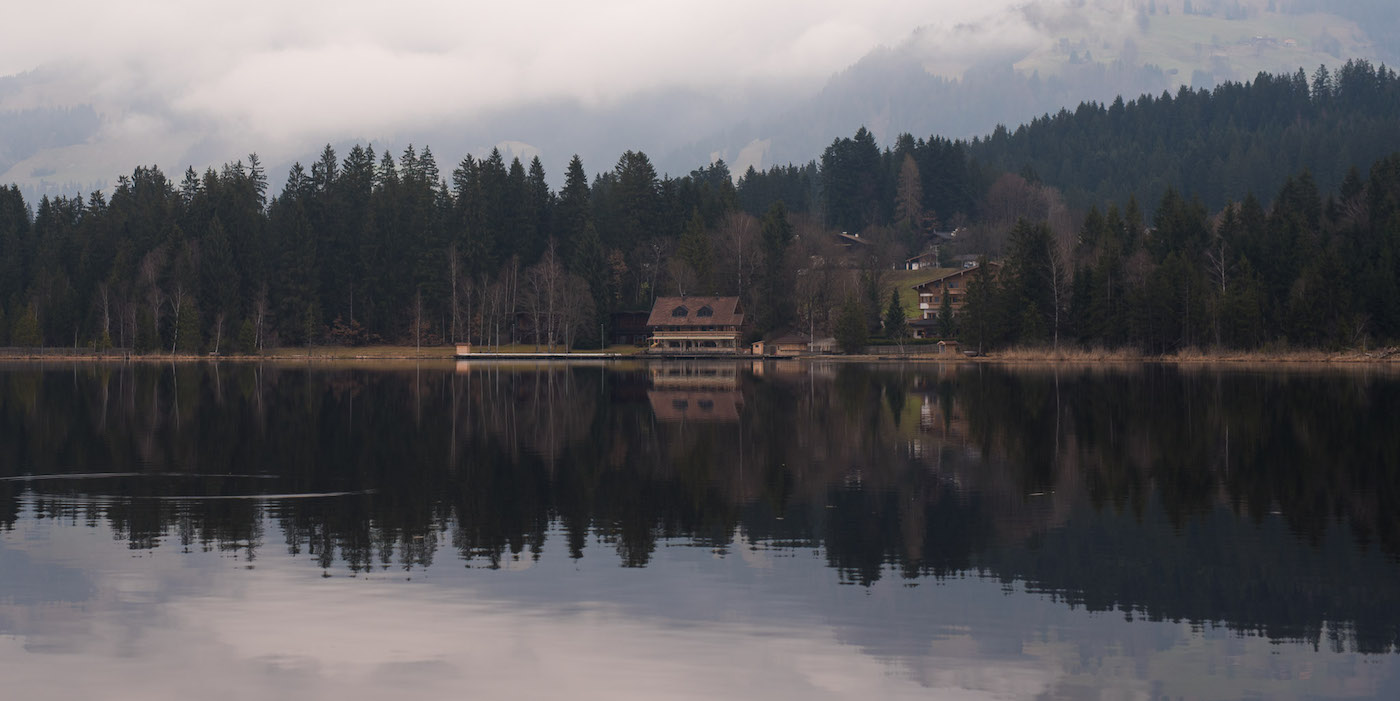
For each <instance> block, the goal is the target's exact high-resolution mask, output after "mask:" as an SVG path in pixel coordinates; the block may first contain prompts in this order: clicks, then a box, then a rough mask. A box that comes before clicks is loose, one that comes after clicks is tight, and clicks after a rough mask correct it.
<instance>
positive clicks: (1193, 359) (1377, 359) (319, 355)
mask: <svg viewBox="0 0 1400 701" xmlns="http://www.w3.org/2000/svg"><path fill="white" fill-rule="evenodd" d="M606 352H607V353H609V356H608V357H610V358H616V359H618V360H645V361H651V360H668V359H673V358H667V357H666V356H659V355H658V356H649V355H646V354H644V353H636V352H632V353H628V352H625V351H624V352H621V353H616V354H614V353H613V352H612V351H606ZM480 355H481V357H479V358H474V357H466V358H464V357H458V356H457V355H456V353H455V348H454V347H452V346H441V347H433V348H423V349H414V348H409V347H401V346H378V347H369V348H339V347H312V348H310V349H277V350H273V351H268V352H266V353H261V354H256V355H245V354H220V355H212V354H189V353H175V354H171V353H157V354H143V355H138V354H125V353H105V354H104V353H72V352H38V353H24V352H14V353H5V354H0V364H3V363H20V362H23V363H33V362H92V363H197V362H211V363H219V362H240V363H242V362H265V361H276V362H307V363H337V362H347V361H349V362H361V363H362V362H365V361H438V362H442V361H478V362H491V361H494V360H499V359H504V358H506V357H514V356H515V355H520V353H516V352H509V351H506V352H500V353H497V352H483V353H481V354H480ZM527 355H529V354H528V353H527ZM571 356H577V357H576V358H575V357H571ZM598 357H599V351H579V352H578V353H553V354H548V357H543V356H542V357H541V358H539V359H540V360H541V361H542V362H563V363H568V362H573V361H575V360H579V361H583V360H596V359H597V358H598ZM713 359H714V360H738V361H743V360H748V361H760V360H772V361H778V360H781V361H783V362H789V361H794V360H796V361H807V362H842V363H844V362H862V363H889V364H895V363H920V364H927V363H983V364H1008V365H1014V364H1022V363H1034V364H1046V363H1049V364H1057V365H1059V364H1063V365H1075V364H1087V363H1111V364H1152V363H1162V364H1168V363H1169V364H1260V363H1280V364H1308V365H1390V364H1400V348H1396V347H1387V348H1378V349H1374V350H1367V351H1360V350H1351V351H1319V350H1276V351H1246V352H1223V351H1222V352H1215V351H1199V350H1187V351H1183V352H1179V353H1174V354H1169V355H1148V354H1144V353H1138V352H1135V351H1118V350H1106V349H1091V350H1081V349H1059V350H1055V349H1048V348H1046V349H1038V348H1013V349H1008V350H1004V351H998V352H994V353H989V354H986V355H980V356H972V357H969V356H966V355H962V354H959V355H939V354H933V353H909V354H902V355H901V354H899V353H897V352H896V353H880V354H861V355H799V356H789V357H782V358H774V357H764V356H753V355H748V354H740V355H725V356H719V355H717V356H715V357H714V358H713Z"/></svg>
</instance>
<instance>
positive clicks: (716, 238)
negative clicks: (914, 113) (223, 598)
mask: <svg viewBox="0 0 1400 701" xmlns="http://www.w3.org/2000/svg"><path fill="white" fill-rule="evenodd" d="M1397 113H1400V81H1397V78H1396V76H1395V73H1394V72H1393V71H1390V70H1388V69H1386V68H1384V67H1381V68H1375V67H1372V66H1371V65H1370V64H1368V63H1366V62H1364V61H1352V62H1349V63H1347V64H1346V65H1345V66H1344V67H1342V68H1341V69H1339V70H1338V71H1337V72H1336V74H1335V75H1334V74H1332V73H1330V72H1329V71H1328V70H1327V69H1326V68H1325V67H1324V68H1320V69H1319V70H1318V71H1317V72H1316V73H1315V74H1314V76H1313V77H1312V78H1311V79H1308V78H1307V77H1306V76H1305V75H1304V74H1303V73H1302V72H1299V73H1298V74H1296V75H1281V76H1270V75H1265V74H1261V75H1260V76H1259V77H1258V78H1257V79H1256V80H1255V81H1253V82H1251V83H1245V84H1235V83H1229V84H1225V85H1222V86H1220V87H1218V88H1216V89H1215V90H1214V91H1211V92H1207V91H1190V90H1183V91H1181V92H1180V93H1179V94H1178V95H1176V96H1175V97H1173V96H1171V95H1166V94H1164V95H1163V96H1161V97H1160V98H1155V97H1150V96H1144V97H1142V98H1140V99H1138V100H1135V101H1132V102H1129V103H1123V102H1122V101H1121V100H1119V101H1116V102H1115V103H1114V104H1113V105H1111V106H1109V107H1103V106H1101V105H1097V104H1084V105H1081V106H1080V107H1079V108H1078V109H1077V110H1075V111H1073V112H1070V111H1064V112H1061V113H1060V114H1058V115H1056V116H1054V117H1050V116H1047V117H1045V118H1043V119H1039V120H1036V121H1034V122H1033V123H1031V124H1028V125H1026V126H1024V127H1021V128H1019V129H1017V130H1016V131H1015V132H1014V133H1013V132H1008V131H1005V130H998V131H997V132H996V133H994V134H992V135H991V136H990V137H988V138H987V139H985V140H982V139H975V140H973V141H971V142H963V141H954V140H948V139H944V138H941V137H938V136H931V137H929V138H927V139H925V138H918V139H916V138H914V137H913V136H912V135H908V134H904V135H901V136H899V137H898V138H897V139H896V140H895V142H894V143H893V144H892V145H890V146H887V147H885V148H881V146H880V145H879V144H877V143H876V140H875V137H874V135H873V134H872V133H871V132H870V131H868V130H866V129H864V128H862V129H860V130H858V131H857V132H856V133H855V134H854V136H853V137H843V138H838V139H835V140H833V141H832V143H831V144H830V145H829V146H828V147H826V149H824V151H823V152H822V153H821V154H820V157H819V158H814V159H813V160H811V161H809V162H808V163H806V164H790V165H786V166H779V167H774V168H771V169H768V170H766V171H756V170H753V169H750V170H749V171H748V172H746V173H744V174H743V175H742V176H741V177H739V178H738V179H737V182H736V181H735V179H734V178H733V176H732V174H731V173H730V171H729V169H728V167H727V166H726V165H725V163H724V162H723V161H716V162H714V163H712V164H710V165H707V166H704V167H701V168H698V169H696V170H693V171H691V172H690V173H688V174H685V175H682V176H680V177H671V176H669V175H662V174H658V172H657V170H656V168H655V166H654V165H653V164H652V162H651V160H650V159H649V158H648V156H647V155H646V154H644V153H641V152H638V151H627V152H625V153H624V154H622V156H621V157H619V158H618V160H617V162H616V163H615V164H614V165H613V167H612V168H611V169H609V170H605V171H602V172H599V173H597V174H595V175H594V176H593V177H592V179H591V180H590V178H589V176H588V174H587V172H586V171H585V169H584V165H583V163H582V162H581V160H580V159H579V158H578V157H575V158H574V159H573V160H572V161H571V162H570V163H569V164H568V167H567V171H566V174H565V178H564V186H563V187H562V188H561V189H559V190H558V191H557V192H556V191H554V190H552V189H551V188H550V187H549V185H548V182H547V180H546V173H545V169H544V166H543V164H542V163H541V161H540V160H539V159H538V158H536V159H534V160H532V161H531V162H530V163H529V164H524V163H522V162H521V161H520V160H518V159H512V160H511V161H510V162H509V163H507V162H506V160H505V159H504V157H503V156H502V155H501V153H500V152H499V151H494V150H493V151H492V152H491V153H490V155H488V156H487V157H485V158H480V159H478V158H475V157H472V156H467V157H466V158H464V159H462V160H461V161H460V162H459V163H458V164H457V165H456V167H454V168H453V169H452V170H451V172H444V171H443V170H440V169H439V167H438V164H437V162H436V159H435V157H434V156H433V154H432V151H431V150H430V149H429V148H426V147H425V148H423V149H422V151H421V152H419V151H417V150H416V149H415V148H414V147H412V146H410V147H409V148H407V149H406V150H405V151H404V152H403V153H401V154H399V155H398V156H397V157H395V156H394V155H393V154H390V153H376V152H375V150H374V148H373V147H372V146H369V145H363V146H361V145H357V146H355V147H354V148H352V149H350V151H349V153H347V154H345V155H344V157H343V158H342V157H341V156H340V155H339V154H337V153H336V152H335V151H334V150H333V149H332V148H331V147H329V146H327V147H326V148H325V149H324V151H323V152H322V153H321V154H320V156H319V158H317V160H316V161H315V162H313V163H312V164H311V166H310V168H309V169H308V168H305V167H303V166H302V165H301V164H296V165H294V166H293V167H292V168H291V171H290V172H289V173H288V176H287V180H286V185H285V187H284V188H283V189H282V191H281V192H280V193H270V192H268V185H267V182H268V180H267V175H266V173H265V172H264V171H263V168H262V167H261V165H260V162H259V160H258V158H257V157H256V155H252V156H249V157H248V159H247V161H246V162H242V161H240V162H237V163H231V164H226V165H224V166H223V167H222V168H220V169H217V170H216V169H209V170H206V171H205V172H204V173H202V174H201V173H197V172H195V171H194V170H193V169H188V170H186V171H185V173H184V176H183V178H182V179H180V180H178V181H176V180H174V179H172V178H170V177H168V176H167V175H166V174H164V173H163V172H162V171H161V170H160V169H159V168H158V167H155V166H142V167H138V168H136V169H135V171H134V172H133V173H132V174H131V175H130V176H124V177H122V178H119V180H118V183H117V185H116V187H115V188H113V190H112V191H111V192H110V193H103V192H94V193H92V194H90V195H89V196H87V197H86V198H83V197H63V196H60V197H55V198H48V197H44V198H43V199H41V200H40V201H39V202H38V203H37V206H33V207H32V208H31V203H27V202H25V201H24V199H23V197H22V196H21V194H20V192H19V190H18V188H16V187H14V186H10V187H8V188H0V345H11V346H24V347H35V346H51V347H68V348H97V349H104V348H111V347H119V348H131V349H135V350H137V351H145V352H149V351H157V350H160V351H164V352H206V351H207V352H218V353H223V352H229V351H230V350H233V351H238V352H252V351H255V350H259V349H263V348H268V347H275V346H280V345H306V344H342V345H362V344H368V343H377V342H392V343H409V344H422V345H429V344H440V343H446V342H452V341H471V342H476V343H488V344H502V343H536V344H542V345H550V346H574V347H596V346H597V345H598V344H599V343H600V342H601V341H602V340H603V339H602V338H600V334H603V335H606V334H607V327H608V324H609V323H610V314H611V313H612V312H616V311H622V310H645V309H648V308H650V306H651V302H652V300H653V299H654V298H655V297H656V296H657V295H658V294H667V293H679V294H687V293H696V294H705V293H712V294H733V295H740V296H741V297H742V298H743V301H744V306H745V308H746V310H747V312H748V316H749V318H750V319H751V320H753V321H754V322H755V324H754V326H753V328H752V329H751V331H750V335H752V336H757V335H760V334H764V333H770V332H774V331H777V330H780V329H783V328H786V327H790V326H799V327H802V328H812V329H817V330H819V331H822V332H827V333H830V332H832V331H834V330H835V328H836V326H837V325H838V324H837V321H838V317H839V316H840V314H839V313H838V311H839V310H842V309H846V310H849V309H852V308H856V307H858V308H859V309H858V310H857V311H855V312H854V313H853V316H854V317H856V318H858V319H864V320H865V322H866V326H867V327H868V328H867V331H869V332H874V333H880V324H879V319H880V316H881V312H882V310H883V307H884V302H885V296H884V295H886V294H888V289H886V288H885V287H883V286H882V281H883V280H884V279H885V278H886V277H887V276H886V275H885V273H884V272H883V271H888V269H889V268H890V267H891V266H892V265H894V264H897V263H898V262H899V261H901V260H903V258H904V257H905V256H908V255H911V254H913V253H918V252H920V251H922V250H924V248H925V247H926V246H927V245H929V243H930V242H931V239H930V236H931V234H932V232H933V231H935V230H948V229H952V228H955V227H966V229H967V231H968V232H969V233H968V234H967V235H964V236H963V237H961V238H960V239H959V240H958V241H957V242H956V244H954V245H952V246H945V247H944V248H945V249H948V251H949V252H956V253H962V254H984V255H988V256H990V257H991V258H993V259H999V258H1003V257H1004V258H1005V261H1006V265H1005V266H1004V268H1003V270H1004V274H1003V275H1001V276H1000V277H999V278H998V281H997V282H995V284H992V283H991V281H988V284H986V285H983V286H982V289H979V290H977V293H978V298H977V299H975V300H973V302H974V303H973V304H971V305H970V307H969V310H968V311H969V313H968V314H965V315H964V318H961V319H959V320H958V322H959V323H958V324H956V325H953V324H948V325H947V326H948V328H946V329H945V331H947V332H950V333H957V334H958V335H960V336H962V337H963V338H964V339H965V340H969V341H973V342H975V343H977V344H978V345H980V346H984V347H986V346H996V345H1003V344H1012V343H1067V342H1078V343H1085V344H1095V345H1108V346H1134V347H1138V348H1142V349H1145V350H1151V351H1159V350H1170V349H1175V348H1184V347H1203V346H1233V347H1245V348H1252V347H1258V346H1260V345H1263V344H1270V343H1278V342H1286V343H1290V344H1297V345H1306V346H1338V345H1355V344H1361V343H1365V342H1367V341H1369V340H1382V341H1384V340H1392V339H1395V338H1397V337H1400V319H1398V318H1397V311H1396V310H1397V309H1398V308H1400V304H1397V301H1400V292H1397V289H1396V281H1397V279H1400V268H1398V267H1397V265H1400V261H1397V259H1396V256H1397V253H1400V246H1398V245H1397V243H1400V220H1397V218H1396V211H1397V200H1400V194H1398V193H1400V160H1398V159H1397V158H1396V157H1391V158H1389V159H1384V160H1380V161H1379V162H1376V161H1377V159H1379V158H1381V157H1382V156H1384V155H1385V154H1386V153H1390V152H1393V151H1396V150H1400V123H1397V122H1396V121H1395V119H1394V117H1393V115H1394V114H1397ZM1373 162H1375V165H1374V167H1373V166H1372V164H1373ZM1366 169H1369V175H1364V174H1363V173H1365V172H1366ZM1289 173H1292V174H1293V176H1292V177H1289V176H1288V174H1289ZM1324 192H1333V193H1334V194H1331V195H1327V196H1324V195H1323V194H1322V193H1324ZM1261 193H1262V194H1264V195H1269V194H1273V193H1278V194H1277V196H1276V198H1275V199H1274V200H1273V201H1272V202H1270V201H1266V200H1261V199H1259V197H1258V196H1257V195H1259V194H1261ZM1140 203H1147V204H1148V206H1151V207H1152V209H1150V210H1146V211H1145V210H1144V209H1143V208H1142V207H1141V206H1140ZM843 231H844V232H851V233H859V234H860V235H861V237H862V240H863V241H865V242H867V243H868V244H869V245H867V246H864V247H862V248H863V249H866V250H862V251H861V252H860V254H852V253H851V252H850V251H844V250H843V249H842V247H841V245H840V244H839V242H838V241H837V240H836V238H837V237H835V236H834V234H835V233H837V232H843ZM906 294H907V291H906ZM898 304H899V302H898V300H896V304H895V305H894V306H895V308H896V309H898V308H899V306H898ZM906 308H907V305H906ZM896 315H897V314H896ZM848 316H851V315H848ZM858 325H859V324H857V326H858ZM896 326H898V324H896ZM955 326H956V328H954V327H955Z"/></svg>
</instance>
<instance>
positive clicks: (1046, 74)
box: [0, 0, 1400, 201]
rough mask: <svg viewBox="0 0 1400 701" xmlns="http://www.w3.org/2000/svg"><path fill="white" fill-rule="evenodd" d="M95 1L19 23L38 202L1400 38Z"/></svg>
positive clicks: (1051, 90) (965, 125) (799, 138)
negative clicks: (189, 171)
mask: <svg viewBox="0 0 1400 701" xmlns="http://www.w3.org/2000/svg"><path fill="white" fill-rule="evenodd" d="M73 4H75V3H67V4H62V5H60V4H54V3H49V4H41V3H33V4H30V5H27V6H24V7H21V8H12V9H11V11H10V12H9V13H8V14H9V15H10V17H9V19H10V21H8V22H6V27H5V29H0V39H3V40H0V183H10V182H14V183H18V184H19V185H20V186H21V188H22V189H23V190H24V192H25V194H26V197H27V198H29V199H30V200H31V201H33V200H35V199H37V195H38V194H40V193H51V194H57V193H63V194H73V193H76V192H84V191H87V190H91V189H95V188H101V187H108V186H110V185H111V184H112V183H113V182H114V181H115V179H116V178H117V177H118V176H119V175H121V174H123V173H130V171H131V169H132V168H133V167H134V166H136V165H137V164H152V163H154V164H157V165H159V166H160V167H161V168H162V169H163V170H165V171H166V172H168V173H172V174H178V173H179V172H180V171H183V170H184V169H185V168H186V167H187V166H193V167H194V168H195V169H197V170H202V169H204V168H206V167H209V166H217V165H219V164H221V163H224V162H228V161H232V160H236V159H240V158H244V157H246V155H247V154H248V153H249V152H253V151H256V152H257V153H258V154H259V155H260V156H261V158H262V160H263V162H264V164H265V165H266V166H267V168H268V170H269V174H270V175H271V177H272V179H273V183H274V186H277V185H279V184H280V180H281V178H282V174H283V173H285V172H286V169H287V166H289V165H290V164H291V162H292V161H294V160H301V161H304V162H305V161H309V160H311V159H312V158H313V157H314V154H316V153H317V152H318V151H319V149H320V147H321V145H323V144H325V143H328V142H329V143H331V144H332V145H335V146H337V147H338V148H343V147H345V146H348V145H349V144H351V143H356V142H359V143H364V142H370V143H372V144H373V145H374V146H375V148H376V149H377V150H379V151H380V152H381V153H382V152H383V151H384V150H385V149H388V150H390V151H392V152H393V153H395V154H397V153H398V152H400V151H401V150H402V149H403V148H404V147H405V146H407V145H408V144H410V143H413V144H417V145H418V146H419V148H421V147H422V145H424V144H427V145H430V146H431V147H432V149H433V151H434V154H435V155H436V156H437V158H438V161H439V163H440V164H441V165H444V166H450V165H451V164H453V163H455V162H456V161H458V160H459V159H460V158H461V157H462V156H463V155H465V154H467V153H473V154H477V155H481V154H484V153H485V152H487V151H489V150H490V149H491V148H492V147H493V146H499V147H501V148H502V150H503V151H505V152H506V153H507V155H508V156H509V155H518V156H521V157H522V158H529V157H531V156H534V155H538V156H540V158H541V160H542V161H543V162H544V165H545V168H546V171H547V172H548V174H549V177H550V179H551V181H554V182H555V184H556V185H557V184H558V180H559V179H560V178H561V177H562V173H563V170H564V164H565V163H566V162H567V159H568V158H569V157H570V156H571V155H572V154H574V153H578V154H580V155H581V156H582V158H583V160H584V164H585V166H586V167H587V169H588V170H589V171H590V172H597V171H600V170H606V169H609V168H611V167H612V165H613V163H614V162H615V161H616V160H617V158H618V155H619V154H620V153H621V152H622V151H623V150H626V149H634V150H635V149H639V150H643V151H645V152H647V153H648V154H649V155H651V156H652V158H653V159H654V160H655V161H656V162H657V165H658V167H659V169H660V170H662V171H665V172H669V173H671V174H680V173H685V172H689V171H690V170H691V169H693V168H695V167H698V166H700V165H703V164H705V163H707V162H709V161H710V160H712V159H713V158H718V157H722V158H725V159H726V160H727V161H729V162H730V163H731V166H732V167H733V169H734V170H735V171H736V172H742V170H743V168H745V167H747V166H749V165H754V166H757V167H760V168H761V167H765V166H767V165H771V164H773V163H786V162H788V161H805V160H807V159H810V158H814V157H816V156H818V155H819V154H820V150H821V148H822V147H823V146H824V145H825V144H827V143H830V141H831V139H833V138H834V137H836V136H839V135H848V134H850V133H851V132H853V131H854V130H855V129H856V128H857V127H858V126H860V125H862V124H864V125H867V126H869V127H870V128H871V129H872V130H873V131H874V132H875V133H876V134H877V136H878V137H879V138H880V139H881V140H882V142H886V143H887V142H888V141H889V140H890V139H892V138H893V136H894V135H896V134H897V133H899V132H903V131H908V132H911V133H914V134H916V135H920V136H928V135H930V134H934V133H937V134H940V135H946V136H952V137H970V136H974V135H977V134H984V133H986V132H988V131H990V130H991V129H992V128H993V127H994V126H995V125H996V124H998V123H1006V124H1012V125H1014V124H1016V123H1019V122H1021V121H1024V120H1026V119H1029V118H1032V117H1034V116H1036V115H1038V114H1041V113H1044V112H1047V111H1055V110H1057V109H1058V108H1060V107H1061V106H1073V105H1074V104H1076V103H1078V102H1079V101H1080V100H1085V99H1093V100H1104V101H1106V100H1111V99H1112V98H1113V96H1115V95H1117V94H1120V93H1121V94H1127V95H1130V96H1131V95H1135V94H1138V93H1141V92H1149V91H1150V92H1159V91H1161V90H1166V89H1175V88H1176V87H1177V86H1180V85H1200V86H1209V85H1213V84H1214V83H1215V82H1218V81H1221V80H1227V79H1235V80H1242V79H1249V78H1251V77H1252V76H1253V75H1254V74H1255V73H1256V72H1258V71H1260V70H1269V71H1280V70H1296V69H1297V68H1299V67H1304V68H1306V69H1307V70H1308V71H1311V70H1313V69H1315V68H1316V67H1317V65H1319V64H1320V63H1329V64H1340V63H1342V62H1343V61H1345V60H1346V59H1347V58H1352V57H1357V58H1369V59H1372V60H1375V61H1386V60H1392V61H1393V57H1394V56H1395V55H1396V53H1397V52H1396V44H1397V43H1400V39H1396V35H1397V33H1396V32H1395V31H1392V30H1394V29H1395V27H1396V25H1397V21H1396V18H1395V16H1396V15H1397V14H1400V13H1397V11H1396V10H1395V9H1394V8H1393V7H1392V6H1391V5H1390V4H1389V3H1386V2H1380V1H1379V0H1346V1H1343V0H1334V1H1332V2H1325V1H1323V0H1195V2H1194V3H1193V2H1191V1H1190V0H1030V1H1019V0H989V1H987V2H982V3H977V4H975V5H970V4H969V3H964V2H957V1H956V0H939V1H937V2H913V1H908V0H879V1H877V2H870V3H863V4H860V5H859V6H858V7H857V6H856V5H853V4H851V3H840V2H835V1H805V2H803V1H798V0H783V1H780V2H768V3H761V4H754V3H740V2H737V1H730V0H711V1H709V2H703V3H702V2H698V1H695V0H686V1H683V2H676V3H667V4H665V5H664V6H663V5H654V4H646V3H643V4H638V3H629V2H623V1H621V0H617V1H608V2H597V3H588V4H576V3H567V2H537V3H531V4H528V5H514V6H510V7H504V6H503V7H495V8H491V7H487V8H481V7H467V6H465V5H464V6H457V5H455V4H446V5H445V4H443V3H438V2H431V1H430V0H421V1H418V0H415V1H414V2H404V3H399V4H397V5H395V7H394V8H393V9H392V10H390V9H387V8H384V7H382V6H380V5H378V4H376V3H370V2H344V1H342V2H330V1H329V0H317V1H313V2H299V3H292V4H289V3H280V2H274V1H273V0H251V1H250V2H245V3H242V4H240V5H239V7H238V10H237V11H236V12H235V11H232V10H227V9H223V8H211V7H209V6H205V5H199V4H187V5H183V6H175V7H171V6H168V5H166V4H164V3H157V2H154V0H144V1H138V2H133V3H124V4H120V5H111V4H107V3H97V2H79V3H76V4H77V5H80V7H79V8H76V9H75V8H74V7H72V5H73Z"/></svg>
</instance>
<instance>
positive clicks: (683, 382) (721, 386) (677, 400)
mask: <svg viewBox="0 0 1400 701" xmlns="http://www.w3.org/2000/svg"><path fill="white" fill-rule="evenodd" d="M650 375H651V389H649V390H647V399H648V401H650V402H651V409H652V411H653V412H654V413H655V414H656V418H657V420H658V421H666V422H711V423H738V421H739V410H740V409H741V408H742V407H743V405H744V399H743V395H742V394H740V392H739V366H738V363H733V362H728V363H726V362H710V361H672V362H662V363H653V364H652V365H651V367H650Z"/></svg>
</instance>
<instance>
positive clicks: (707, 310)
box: [695, 305, 715, 316]
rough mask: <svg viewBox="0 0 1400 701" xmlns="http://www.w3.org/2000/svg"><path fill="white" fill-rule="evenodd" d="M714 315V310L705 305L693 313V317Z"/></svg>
mask: <svg viewBox="0 0 1400 701" xmlns="http://www.w3.org/2000/svg"><path fill="white" fill-rule="evenodd" d="M714 315H715V310H713V309H711V308H710V307H709V305H705V306H703V307H700V309H699V311H697V312H695V316H714Z"/></svg>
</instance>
